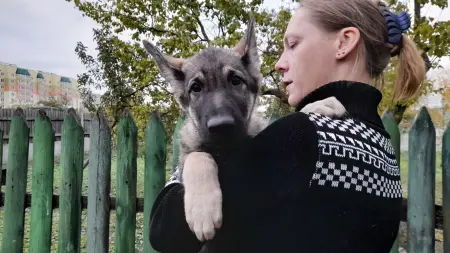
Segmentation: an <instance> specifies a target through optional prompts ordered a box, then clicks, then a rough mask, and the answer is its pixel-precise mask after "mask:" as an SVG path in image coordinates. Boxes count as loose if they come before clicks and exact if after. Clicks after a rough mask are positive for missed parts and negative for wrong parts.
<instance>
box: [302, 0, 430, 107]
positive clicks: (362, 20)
mask: <svg viewBox="0 0 450 253" xmlns="http://www.w3.org/2000/svg"><path fill="white" fill-rule="evenodd" d="M299 7H300V8H306V9H308V11H310V13H311V14H312V17H313V18H314V19H315V20H316V21H317V23H318V24H319V25H320V26H321V27H322V28H324V29H325V30H327V31H330V32H335V31H338V30H341V29H343V28H345V27H356V28H357V29H358V30H359V31H360V34H361V42H360V43H361V44H360V48H362V52H363V53H364V56H365V57H364V58H365V61H366V63H365V65H366V66H365V68H366V70H367V72H368V73H369V74H370V76H371V78H373V79H377V78H380V77H381V76H382V74H383V71H384V70H385V68H386V67H387V65H388V64H389V61H390V58H391V57H392V56H397V55H398V60H399V64H398V66H397V78H396V83H395V88H394V94H393V99H394V100H396V101H407V100H410V99H413V98H415V97H416V96H417V95H418V94H419V92H420V90H421V88H422V83H423V81H424V80H425V74H426V67H425V62H424V60H423V58H422V56H421V52H420V51H419V49H418V48H417V46H416V45H415V43H414V42H413V41H412V40H411V39H410V38H408V36H406V35H402V42H401V45H393V44H390V43H388V26H387V22H386V20H385V18H384V16H383V15H382V13H381V11H380V8H385V7H387V5H386V4H385V3H384V2H382V1H379V0H375V1H373V0H333V1H330V0H302V1H301V2H300V6H299Z"/></svg>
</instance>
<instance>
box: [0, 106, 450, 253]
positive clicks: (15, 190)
mask: <svg viewBox="0 0 450 253" xmlns="http://www.w3.org/2000/svg"><path fill="white" fill-rule="evenodd" d="M278 118H279V117H277V116H276V115H275V116H273V117H272V119H271V122H273V121H274V120H277V119H278ZM382 118H383V123H384V124H385V126H386V129H387V130H388V132H389V133H390V134H391V141H392V143H393V145H394V148H395V151H396V153H397V159H398V160H400V158H399V156H400V131H399V128H398V126H397V124H396V123H395V120H394V118H393V117H392V116H391V115H387V114H386V115H383V117H382ZM181 122H182V119H180V120H179V122H178V124H177V127H176V129H179V126H181ZM33 130H34V132H33V145H34V148H33V160H32V168H33V169H32V190H31V194H29V193H27V192H26V182H27V170H28V164H27V157H28V147H29V136H30V129H29V127H28V126H27V124H26V120H25V118H24V115H23V111H22V109H17V110H16V111H15V113H14V115H13V117H12V122H11V132H10V136H9V145H8V161H9V162H8V164H7V174H6V187H5V192H4V193H3V192H2V199H3V202H2V205H3V206H4V217H3V219H4V223H3V231H2V233H3V239H2V242H1V244H2V245H1V250H2V251H1V252H4V253H7V252H8V253H9V252H23V241H24V215H25V208H27V207H31V229H30V246H29V249H30V250H29V252H32V253H38V252H39V253H41V252H50V247H51V230H52V210H53V209H55V208H59V210H60V212H59V228H58V233H59V237H58V240H59V241H58V252H67V253H68V252H77V253H78V252H80V247H81V246H80V240H81V239H80V238H81V236H80V234H81V211H82V209H86V208H87V252H95V253H106V252H108V250H109V222H110V211H111V210H116V215H117V219H116V229H115V233H116V234H115V252H118V253H124V252H127V253H131V252H135V233H136V213H138V212H144V220H145V221H144V224H145V225H144V226H145V227H144V241H145V242H144V252H146V253H147V252H156V251H154V250H153V249H152V248H151V246H150V244H149V243H148V240H146V238H148V222H147V221H148V219H149V215H150V210H151V206H152V203H153V201H154V200H155V198H156V195H157V194H158V192H159V191H160V190H161V189H162V187H163V186H164V183H165V180H166V178H165V167H166V164H165V161H166V151H167V150H166V148H167V137H166V133H165V130H164V125H163V123H162V122H161V120H160V118H159V116H158V114H157V113H156V112H155V113H152V114H151V115H150V119H149V122H148V125H147V128H146V133H145V155H144V156H145V168H144V170H145V172H144V198H143V199H140V198H137V194H136V181H137V151H138V150H137V149H138V145H137V132H138V129H137V127H136V124H135V122H134V119H133V117H132V115H131V114H130V113H129V112H126V113H124V115H122V117H121V119H120V121H119V124H118V126H117V153H118V154H117V156H118V163H117V168H116V173H117V174H116V180H117V182H116V187H117V193H116V197H115V198H113V197H110V189H111V144H112V143H111V131H110V129H109V127H108V122H107V120H106V118H105V115H104V114H103V113H102V112H101V111H99V112H98V113H97V114H96V115H94V117H93V118H92V123H91V128H90V151H89V168H88V170H89V171H88V173H89V174H88V196H82V195H81V192H82V191H81V186H82V172H83V146H84V133H83V128H82V127H81V125H80V123H79V121H78V118H77V115H76V113H75V111H74V110H73V109H70V110H68V112H67V114H66V116H65V119H64V122H63V126H62V134H61V136H62V137H61V141H62V144H61V146H62V150H61V161H60V163H61V171H60V175H61V177H60V178H61V179H60V180H61V181H60V194H59V195H53V175H54V174H53V172H54V138H55V133H54V131H53V129H52V125H51V122H50V120H49V118H48V117H47V116H46V115H45V112H43V111H40V113H39V115H38V116H37V117H36V119H35V125H34V129H33ZM0 135H3V131H2V130H0ZM172 138H173V142H174V143H178V141H179V136H178V135H177V131H175V134H174V135H173V137H172ZM1 140H2V138H0V141H1ZM2 144H3V143H2ZM173 146H174V150H173V155H174V160H175V161H176V160H177V157H178V154H179V151H178V148H177V145H173ZM2 147H3V145H0V160H1V159H2V153H3V149H2ZM409 147H410V149H409V175H408V199H404V201H403V209H402V212H401V214H402V220H403V221H407V222H408V252H412V253H415V252H420V253H427V252H434V243H435V231H434V229H435V228H438V229H442V230H443V231H444V252H446V253H447V252H450V234H449V232H450V127H449V128H447V129H446V131H445V134H444V136H443V148H442V172H443V179H442V182H443V188H442V189H443V192H442V194H443V205H442V206H436V205H435V178H436V176H435V172H436V133H435V128H434V125H433V123H432V121H431V118H430V115H429V114H428V111H427V109H426V108H425V107H424V108H422V109H421V111H420V113H419V114H418V116H417V118H416V120H415V122H414V124H413V126H412V128H411V130H410V132H409ZM0 162H1V161H0ZM174 164H176V162H174ZM171 169H172V170H173V169H174V168H171ZM0 177H1V174H0ZM0 181H1V178H0ZM88 203H89V204H88ZM391 252H398V246H397V244H395V245H394V247H393V249H392V251H391Z"/></svg>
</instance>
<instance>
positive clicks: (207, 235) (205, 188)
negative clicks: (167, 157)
mask: <svg viewBox="0 0 450 253" xmlns="http://www.w3.org/2000/svg"><path fill="white" fill-rule="evenodd" d="M183 182H184V188H185V193H184V205H185V206H184V210H185V214H186V221H187V223H188V224H189V227H190V228H191V230H192V231H193V232H194V233H195V235H196V237H197V239H199V240H200V241H205V240H211V239H212V238H213V237H214V235H215V230H216V229H219V228H220V227H221V226H222V191H221V189H220V185H219V178H218V168H217V164H216V162H215V161H214V159H213V158H212V157H211V156H210V155H209V154H208V153H204V152H192V153H190V154H188V155H187V156H186V160H185V162H184V168H183Z"/></svg>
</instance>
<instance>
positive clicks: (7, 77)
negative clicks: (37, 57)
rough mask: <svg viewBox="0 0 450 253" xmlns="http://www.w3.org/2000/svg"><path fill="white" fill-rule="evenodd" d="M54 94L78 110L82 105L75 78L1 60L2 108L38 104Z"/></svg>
mask: <svg viewBox="0 0 450 253" xmlns="http://www.w3.org/2000/svg"><path fill="white" fill-rule="evenodd" d="M51 97H53V98H57V99H64V100H66V101H67V105H68V106H69V107H73V108H75V109H78V108H80V107H81V106H82V100H81V94H80V92H79V91H78V83H77V80H76V79H73V78H69V77H65V76H60V75H57V74H54V73H48V72H44V71H39V70H31V69H25V68H21V67H18V66H16V65H14V64H8V63H2V62H0V107H1V108H14V107H18V106H22V107H23V106H36V105H37V104H38V103H39V101H45V100H48V99H49V98H51Z"/></svg>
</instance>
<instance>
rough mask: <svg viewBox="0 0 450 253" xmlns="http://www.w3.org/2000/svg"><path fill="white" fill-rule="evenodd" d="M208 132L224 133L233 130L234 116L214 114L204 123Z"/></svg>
mask: <svg viewBox="0 0 450 253" xmlns="http://www.w3.org/2000/svg"><path fill="white" fill-rule="evenodd" d="M206 124H207V126H208V130H209V132H210V133H226V132H229V131H231V130H233V128H234V126H235V121H234V118H233V117H231V116H228V115H221V116H214V117H212V118H210V119H209V120H208V122H207V123H206Z"/></svg>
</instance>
